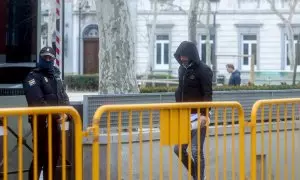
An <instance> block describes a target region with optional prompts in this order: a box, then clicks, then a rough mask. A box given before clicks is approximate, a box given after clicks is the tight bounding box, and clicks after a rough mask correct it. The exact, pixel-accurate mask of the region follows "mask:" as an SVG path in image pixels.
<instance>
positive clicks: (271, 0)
mask: <svg viewBox="0 0 300 180" xmlns="http://www.w3.org/2000/svg"><path fill="white" fill-rule="evenodd" d="M267 1H268V3H269V4H270V6H271V9H272V10H273V11H274V13H275V14H276V15H277V16H278V17H279V18H280V19H281V20H282V21H283V22H287V21H288V20H287V19H286V18H285V17H284V16H283V15H282V14H281V13H280V12H279V11H278V10H277V9H276V7H275V2H274V1H273V0H267Z"/></svg>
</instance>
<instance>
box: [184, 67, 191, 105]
mask: <svg viewBox="0 0 300 180" xmlns="http://www.w3.org/2000/svg"><path fill="white" fill-rule="evenodd" d="M191 66H192V63H191V64H190V65H189V66H188V67H184V68H185V72H184V75H183V78H182V89H181V102H183V90H184V78H185V76H186V73H187V70H188V68H189V67H191Z"/></svg>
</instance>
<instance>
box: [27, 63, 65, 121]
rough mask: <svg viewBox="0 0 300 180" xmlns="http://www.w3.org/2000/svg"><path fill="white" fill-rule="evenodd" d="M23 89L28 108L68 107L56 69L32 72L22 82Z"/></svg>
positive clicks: (56, 117)
mask: <svg viewBox="0 0 300 180" xmlns="http://www.w3.org/2000/svg"><path fill="white" fill-rule="evenodd" d="M23 89H24V93H25V96H26V100H27V103H28V106H30V107H37V106H59V105H69V98H68V95H67V93H66V91H65V89H64V86H63V83H62V80H61V78H60V72H59V70H58V69H57V68H56V67H54V69H53V70H52V71H45V70H42V69H39V68H36V69H34V70H32V71H31V72H30V73H29V74H28V75H27V77H26V78H25V80H24V82H23ZM39 117H41V116H39ZM29 118H30V119H31V116H30V117H29ZM54 118H55V119H58V118H59V117H58V116H54Z"/></svg>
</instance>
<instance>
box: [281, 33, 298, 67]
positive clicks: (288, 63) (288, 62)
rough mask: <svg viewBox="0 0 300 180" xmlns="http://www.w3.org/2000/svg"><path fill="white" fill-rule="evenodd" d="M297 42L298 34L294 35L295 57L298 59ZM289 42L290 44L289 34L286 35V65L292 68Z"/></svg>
mask: <svg viewBox="0 0 300 180" xmlns="http://www.w3.org/2000/svg"><path fill="white" fill-rule="evenodd" d="M297 42H298V35H294V48H295V54H296V56H295V58H296V59H297V48H299V47H298V44H297ZM288 44H289V41H288V38H287V36H286V35H285V51H284V54H285V55H284V57H285V66H286V68H287V69H290V65H291V60H290V58H289V54H288V52H289V45H288ZM298 65H299V62H298Z"/></svg>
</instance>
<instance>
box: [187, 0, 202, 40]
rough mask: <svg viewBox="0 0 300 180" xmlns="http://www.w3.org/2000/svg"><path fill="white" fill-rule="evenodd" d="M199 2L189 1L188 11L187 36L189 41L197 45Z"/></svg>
mask: <svg viewBox="0 0 300 180" xmlns="http://www.w3.org/2000/svg"><path fill="white" fill-rule="evenodd" d="M199 2H200V0H191V2H190V9H189V16H188V18H189V21H188V34H189V40H190V41H192V42H193V43H195V44H197V13H198V7H199Z"/></svg>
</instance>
